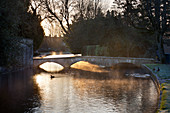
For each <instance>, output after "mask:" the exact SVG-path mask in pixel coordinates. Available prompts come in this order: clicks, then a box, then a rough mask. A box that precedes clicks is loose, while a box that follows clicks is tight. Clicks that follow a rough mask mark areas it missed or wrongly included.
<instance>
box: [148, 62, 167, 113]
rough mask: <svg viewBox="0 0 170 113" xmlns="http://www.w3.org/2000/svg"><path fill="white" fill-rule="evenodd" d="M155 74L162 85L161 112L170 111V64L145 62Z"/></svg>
mask: <svg viewBox="0 0 170 113" xmlns="http://www.w3.org/2000/svg"><path fill="white" fill-rule="evenodd" d="M145 66H147V67H148V68H149V69H150V70H151V71H152V72H153V73H154V74H155V76H157V79H158V80H159V82H160V85H161V96H160V97H161V103H160V108H159V110H158V112H159V113H170V65H167V64H145Z"/></svg>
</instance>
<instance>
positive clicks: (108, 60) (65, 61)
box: [34, 56, 155, 68]
mask: <svg viewBox="0 0 170 113" xmlns="http://www.w3.org/2000/svg"><path fill="white" fill-rule="evenodd" d="M79 61H88V62H90V63H93V64H97V65H103V66H105V67H111V66H113V65H115V64H118V63H132V64H135V65H137V66H140V65H141V64H153V63H155V60H154V59H153V58H130V57H105V56H79V57H67V58H42V59H36V58H34V67H37V66H39V65H41V64H43V63H45V62H55V63H58V64H60V65H62V66H63V67H65V68H68V67H70V66H71V65H72V64H74V63H76V62H79Z"/></svg>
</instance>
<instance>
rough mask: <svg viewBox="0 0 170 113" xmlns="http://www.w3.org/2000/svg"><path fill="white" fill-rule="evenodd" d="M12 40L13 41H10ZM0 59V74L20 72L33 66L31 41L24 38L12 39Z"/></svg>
mask: <svg viewBox="0 0 170 113" xmlns="http://www.w3.org/2000/svg"><path fill="white" fill-rule="evenodd" d="M12 39H13V40H12ZM12 39H11V40H8V41H11V42H9V43H10V45H7V49H5V50H4V51H5V54H6V55H4V56H5V57H4V56H3V55H2V56H1V59H0V60H2V62H3V64H1V65H0V74H1V73H8V72H12V71H17V70H21V69H23V68H27V67H32V66H33V41H32V40H30V39H24V38H15V39H14V38H12Z"/></svg>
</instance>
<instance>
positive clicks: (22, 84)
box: [0, 69, 41, 113]
mask: <svg viewBox="0 0 170 113" xmlns="http://www.w3.org/2000/svg"><path fill="white" fill-rule="evenodd" d="M32 75H33V71H32V69H29V70H28V69H27V70H23V71H20V72H15V73H8V75H6V74H5V75H1V76H0V113H23V112H27V111H31V112H33V111H34V110H33V109H30V108H36V107H39V106H40V98H41V97H40V95H39V88H38V87H37V85H35V84H34V81H33V80H32Z"/></svg>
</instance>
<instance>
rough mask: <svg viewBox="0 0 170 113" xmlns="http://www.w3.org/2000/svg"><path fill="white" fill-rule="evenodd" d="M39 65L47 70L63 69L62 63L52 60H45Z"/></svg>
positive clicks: (56, 70)
mask: <svg viewBox="0 0 170 113" xmlns="http://www.w3.org/2000/svg"><path fill="white" fill-rule="evenodd" d="M39 67H40V68H41V69H43V70H45V71H47V72H59V71H61V70H63V69H64V67H63V66H62V65H60V64H57V63H54V62H46V63H44V64H41V65H40V66H39Z"/></svg>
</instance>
